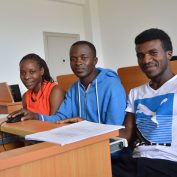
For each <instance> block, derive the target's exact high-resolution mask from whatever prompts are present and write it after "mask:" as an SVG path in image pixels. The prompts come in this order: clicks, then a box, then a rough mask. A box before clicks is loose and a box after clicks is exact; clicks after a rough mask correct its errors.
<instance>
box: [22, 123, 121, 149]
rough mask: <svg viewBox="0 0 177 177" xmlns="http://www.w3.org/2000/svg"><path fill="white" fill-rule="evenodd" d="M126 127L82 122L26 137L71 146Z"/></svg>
mask: <svg viewBox="0 0 177 177" xmlns="http://www.w3.org/2000/svg"><path fill="white" fill-rule="evenodd" d="M121 128H124V126H117V125H106V124H99V123H94V122H89V121H81V122H78V123H73V124H70V125H67V126H63V127H59V128H55V129H52V130H49V131H44V132H39V133H34V134H30V135H26V136H25V139H26V140H36V141H47V142H51V143H56V144H60V145H62V146H63V145H65V144H70V143H73V142H77V141H80V140H83V139H86V138H90V137H94V136H97V135H101V134H105V133H108V132H111V131H114V130H118V129H121Z"/></svg>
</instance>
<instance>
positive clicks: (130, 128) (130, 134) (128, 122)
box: [119, 112, 136, 144]
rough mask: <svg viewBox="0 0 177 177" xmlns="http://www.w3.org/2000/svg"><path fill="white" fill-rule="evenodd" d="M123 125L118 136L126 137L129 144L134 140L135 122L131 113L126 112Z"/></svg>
mask: <svg viewBox="0 0 177 177" xmlns="http://www.w3.org/2000/svg"><path fill="white" fill-rule="evenodd" d="M124 125H125V128H124V129H121V130H119V136H120V137H122V138H126V139H127V141H128V142H129V144H130V143H132V142H133V141H134V140H135V137H136V124H135V116H134V114H133V113H129V112H127V114H126V118H125V121H124Z"/></svg>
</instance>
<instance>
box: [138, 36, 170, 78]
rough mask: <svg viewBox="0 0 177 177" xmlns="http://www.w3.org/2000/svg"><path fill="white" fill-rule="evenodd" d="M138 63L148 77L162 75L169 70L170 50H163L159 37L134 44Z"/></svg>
mask: <svg viewBox="0 0 177 177" xmlns="http://www.w3.org/2000/svg"><path fill="white" fill-rule="evenodd" d="M136 53H137V58H138V64H139V66H140V68H141V69H142V71H143V72H144V73H145V74H146V76H147V77H148V78H150V79H153V78H157V77H159V76H163V75H164V74H165V73H166V71H168V70H169V61H170V59H171V56H172V51H165V50H164V48H163V46H162V43H161V41H160V40H159V39H156V40H151V41H148V42H144V43H142V44H137V45H136Z"/></svg>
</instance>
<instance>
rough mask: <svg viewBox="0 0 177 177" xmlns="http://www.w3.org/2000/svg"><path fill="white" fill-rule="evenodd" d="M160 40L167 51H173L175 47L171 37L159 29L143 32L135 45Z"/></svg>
mask: <svg viewBox="0 0 177 177" xmlns="http://www.w3.org/2000/svg"><path fill="white" fill-rule="evenodd" d="M156 39H159V40H160V41H161V43H162V47H163V49H164V50H165V51H173V46H172V42H171V39H170V37H169V36H168V34H167V33H166V32H164V31H163V30H161V29H158V28H150V29H148V30H145V31H143V32H142V33H140V34H139V35H138V36H137V37H136V38H135V44H136V45H138V44H142V43H144V42H148V41H151V40H156Z"/></svg>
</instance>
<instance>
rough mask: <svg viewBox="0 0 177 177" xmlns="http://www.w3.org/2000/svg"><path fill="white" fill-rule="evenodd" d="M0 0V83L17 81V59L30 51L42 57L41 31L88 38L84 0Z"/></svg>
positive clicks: (89, 37) (22, 88) (87, 16)
mask: <svg viewBox="0 0 177 177" xmlns="http://www.w3.org/2000/svg"><path fill="white" fill-rule="evenodd" d="M65 1H66V3H65V2H62V1H61V2H60V0H13V1H12V0H0V26H1V27H0V39H1V41H0V50H1V52H0V73H1V74H0V82H4V81H6V82H8V84H16V83H18V84H20V88H21V91H22V92H24V91H25V90H26V89H25V87H24V86H23V84H22V83H21V81H20V77H19V66H18V65H19V61H20V59H21V58H22V57H23V56H24V55H26V54H28V53H31V52H34V53H37V54H38V55H40V56H41V57H43V58H45V56H44V41H43V32H44V31H45V32H60V33H72V34H73V33H75V34H80V38H81V39H87V38H88V39H90V40H92V34H91V32H90V35H88V32H87V31H91V29H87V30H85V27H86V26H85V24H87V25H88V26H91V25H89V24H90V23H91V21H88V22H87V21H86V20H87V19H89V16H90V14H89V13H87V14H85V11H84V9H89V4H88V3H87V4H86V5H85V4H84V3H85V1H84V0H70V1H71V3H70V1H69V0H65Z"/></svg>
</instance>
